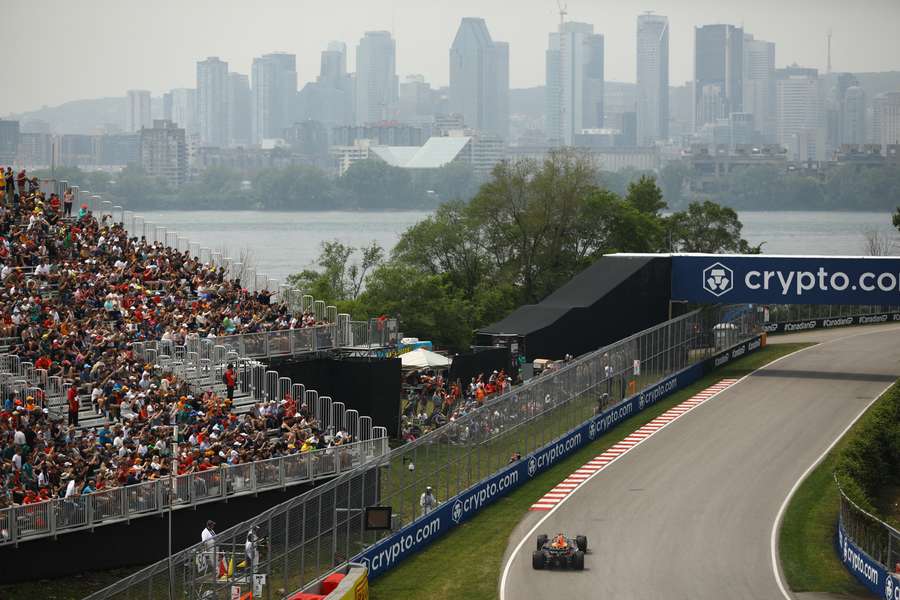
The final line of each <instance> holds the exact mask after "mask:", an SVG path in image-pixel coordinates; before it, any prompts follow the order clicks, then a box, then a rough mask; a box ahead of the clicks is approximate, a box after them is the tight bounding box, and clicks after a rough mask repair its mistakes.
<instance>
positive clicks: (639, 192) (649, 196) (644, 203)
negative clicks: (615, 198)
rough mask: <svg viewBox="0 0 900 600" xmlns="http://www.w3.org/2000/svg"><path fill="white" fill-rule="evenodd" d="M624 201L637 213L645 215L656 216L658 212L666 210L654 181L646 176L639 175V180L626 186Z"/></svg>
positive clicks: (660, 191)
mask: <svg viewBox="0 0 900 600" xmlns="http://www.w3.org/2000/svg"><path fill="white" fill-rule="evenodd" d="M625 201H626V202H628V204H630V205H631V206H633V207H634V208H635V209H637V211H638V212H641V213H644V214H647V215H658V214H659V211H661V210H663V209H665V208H666V202H665V200H663V194H662V190H660V189H659V187H658V186H657V185H656V179H655V178H653V177H650V176H647V175H641V178H640V179H638V180H637V181H632V182H631V183H629V184H628V195H627V196H626V197H625Z"/></svg>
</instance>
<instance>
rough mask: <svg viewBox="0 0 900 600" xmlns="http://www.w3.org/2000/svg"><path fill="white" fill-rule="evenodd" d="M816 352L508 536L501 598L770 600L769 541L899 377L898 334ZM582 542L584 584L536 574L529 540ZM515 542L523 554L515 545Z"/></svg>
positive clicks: (714, 403) (578, 576) (831, 339)
mask: <svg viewBox="0 0 900 600" xmlns="http://www.w3.org/2000/svg"><path fill="white" fill-rule="evenodd" d="M779 340H783V341H795V340H797V341H799V340H803V341H808V340H815V341H820V342H822V343H821V344H819V345H818V346H815V347H813V348H810V349H808V350H804V351H802V352H799V353H797V354H794V355H791V356H789V357H787V358H784V359H783V360H780V361H778V362H776V363H774V364H772V365H770V366H769V367H766V368H764V369H762V370H760V371H757V372H756V373H754V374H753V375H751V376H750V377H748V378H746V379H744V380H743V381H742V382H741V383H738V384H737V385H735V386H732V387H731V388H729V389H727V390H725V391H724V392H722V393H721V394H720V395H719V396H717V397H715V398H713V399H711V400H709V401H708V402H706V403H705V404H703V405H701V406H699V407H697V408H696V409H695V410H693V411H691V412H690V413H689V414H687V415H685V416H684V417H683V418H681V419H678V420H677V421H675V422H673V423H672V424H670V425H669V426H668V427H666V428H664V429H662V430H661V431H659V432H658V433H656V434H655V435H654V436H653V437H651V438H650V439H648V440H646V441H645V442H643V443H642V444H640V445H639V446H637V447H635V448H634V449H633V450H632V451H630V452H629V453H627V454H626V455H624V456H623V457H621V458H620V459H619V460H618V461H616V462H615V463H613V464H611V465H610V466H608V467H607V468H606V469H605V470H604V471H602V472H600V473H599V474H598V475H596V476H595V477H593V479H591V480H589V481H588V482H587V483H586V484H585V485H583V486H582V487H581V488H579V489H578V490H577V492H576V493H574V494H572V495H571V496H570V497H569V498H568V499H567V500H566V501H565V502H564V503H562V504H560V505H558V507H557V508H556V509H555V510H554V511H552V512H530V513H529V514H528V516H527V517H526V518H525V519H524V521H523V522H522V523H521V524H520V525H519V527H518V528H517V529H516V531H515V532H514V533H513V536H512V537H511V538H510V545H509V548H508V549H507V556H506V557H505V558H504V571H503V575H502V576H501V577H502V581H501V600H519V599H530V598H535V599H546V598H559V597H566V598H591V599H599V598H610V599H616V600H630V599H644V598H646V599H648V600H651V599H652V600H658V599H675V600H722V599H729V600H738V599H760V600H780V599H783V598H784V595H783V594H782V592H781V590H780V589H779V586H778V583H777V580H776V576H775V573H774V570H773V565H772V562H773V561H772V556H771V549H770V538H771V535H772V530H773V525H774V523H775V520H776V518H777V515H778V513H779V509H780V507H781V505H782V503H783V501H784V499H785V497H786V496H787V495H788V493H789V492H790V490H791V488H792V487H793V486H794V484H795V482H796V481H797V480H798V479H799V478H800V477H801V476H802V475H803V473H804V472H805V471H806V470H807V468H808V467H809V466H810V465H811V464H812V463H813V462H815V461H816V460H817V459H818V458H819V457H820V456H821V455H822V453H823V452H824V451H825V450H826V449H827V448H828V447H829V445H830V444H831V443H832V442H833V441H834V439H835V438H837V437H838V436H839V435H840V433H841V432H842V431H843V430H844V429H845V428H846V427H847V426H848V424H849V423H850V422H851V421H852V420H853V419H854V418H855V417H856V416H857V415H858V414H859V413H860V411H862V410H863V409H864V408H865V407H866V406H867V405H868V404H869V403H870V402H871V401H872V399H873V398H875V397H876V396H877V395H878V394H879V393H881V392H882V391H883V390H884V389H885V388H886V387H887V386H889V385H890V383H891V382H893V381H894V380H895V379H896V378H897V377H900V328H898V327H897V326H873V327H864V328H849V329H842V330H833V331H825V332H807V333H803V334H799V335H796V336H790V337H780V338H776V339H775V340H774V341H779ZM541 519H544V520H543V522H542V523H541V524H540V526H539V527H538V529H537V530H536V531H535V532H534V533H535V534H536V533H547V534H553V533H556V532H560V531H561V532H564V533H566V534H571V535H572V536H574V535H576V534H585V535H587V537H588V543H589V547H590V553H589V554H588V556H587V557H586V558H585V570H584V571H583V572H581V573H574V572H550V571H534V570H532V568H531V552H532V550H533V549H534V541H533V538H534V535H531V534H530V533H529V532H530V531H531V530H532V528H533V527H534V526H535V525H537V524H538V522H539V521H540V520H541ZM523 540H524V542H523V543H521V544H520V542H522V541H523Z"/></svg>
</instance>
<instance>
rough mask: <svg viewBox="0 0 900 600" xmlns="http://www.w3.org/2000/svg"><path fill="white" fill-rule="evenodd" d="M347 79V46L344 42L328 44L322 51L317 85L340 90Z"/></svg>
mask: <svg viewBox="0 0 900 600" xmlns="http://www.w3.org/2000/svg"><path fill="white" fill-rule="evenodd" d="M346 77H347V44H345V43H344V42H328V46H327V47H326V48H325V50H323V51H322V60H321V63H320V67H319V76H318V78H316V82H317V83H321V84H322V85H325V86H328V87H332V88H341V87H343V86H344V84H345V83H344V79H345V78H346Z"/></svg>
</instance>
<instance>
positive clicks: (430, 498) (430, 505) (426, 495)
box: [419, 485, 438, 515]
mask: <svg viewBox="0 0 900 600" xmlns="http://www.w3.org/2000/svg"><path fill="white" fill-rule="evenodd" d="M437 504H438V501H437V498H435V497H434V492H432V491H431V486H430V485H429V486H427V487H426V488H425V491H424V492H422V496H421V498H419V505H420V506H421V507H422V514H423V515H427V514H428V513H430V512H431V511H433V510H434V509H435V508H436V507H437Z"/></svg>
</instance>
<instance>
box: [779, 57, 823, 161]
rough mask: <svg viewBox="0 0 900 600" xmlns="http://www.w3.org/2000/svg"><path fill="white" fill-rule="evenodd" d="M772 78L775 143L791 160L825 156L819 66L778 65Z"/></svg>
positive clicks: (820, 158) (815, 158)
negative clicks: (783, 66) (773, 84)
mask: <svg viewBox="0 0 900 600" xmlns="http://www.w3.org/2000/svg"><path fill="white" fill-rule="evenodd" d="M775 80H776V82H775V104H776V118H777V134H778V135H777V137H778V143H779V144H781V145H782V146H783V147H785V148H786V149H787V151H788V157H789V158H790V159H791V160H796V161H801V162H806V161H821V160H825V157H826V139H825V138H826V136H825V133H826V132H825V122H824V114H823V101H824V96H823V94H822V86H821V85H820V81H819V72H818V70H817V69H806V68H801V67H797V66H792V67H787V68H786V69H778V70H776V71H775Z"/></svg>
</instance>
